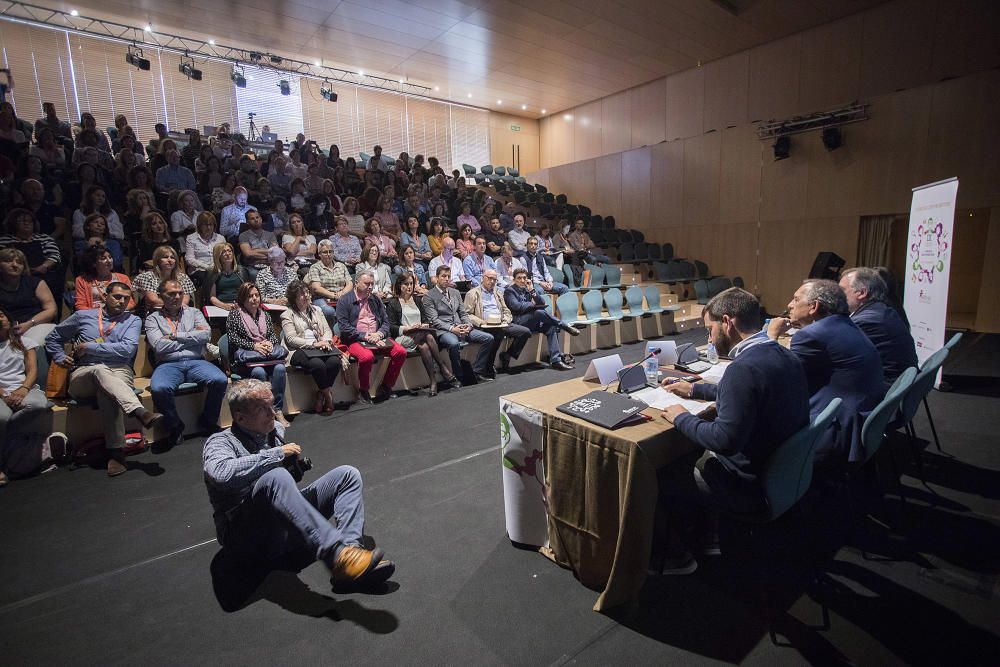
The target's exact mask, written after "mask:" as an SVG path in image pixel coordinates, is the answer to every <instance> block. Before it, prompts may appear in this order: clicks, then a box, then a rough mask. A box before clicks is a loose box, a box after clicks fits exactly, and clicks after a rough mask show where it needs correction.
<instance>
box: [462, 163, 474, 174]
mask: <svg viewBox="0 0 1000 667" xmlns="http://www.w3.org/2000/svg"><path fill="white" fill-rule="evenodd" d="M462 171H464V172H465V175H466V176H472V175H473V174H474V173H476V168H475V167H473V166H472V165H471V164H463V165H462Z"/></svg>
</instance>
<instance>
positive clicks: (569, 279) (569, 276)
mask: <svg viewBox="0 0 1000 667" xmlns="http://www.w3.org/2000/svg"><path fill="white" fill-rule="evenodd" d="M563 267H565V268H564V270H563V276H565V277H566V287H568V288H569V289H570V291H571V292H579V291H581V290H582V289H583V288H582V287H580V286H579V285H577V284H576V276H575V275H574V274H573V267H572V266H567V265H566V264H563ZM553 275H554V274H553Z"/></svg>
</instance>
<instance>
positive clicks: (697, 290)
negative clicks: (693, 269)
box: [694, 280, 709, 306]
mask: <svg viewBox="0 0 1000 667" xmlns="http://www.w3.org/2000/svg"><path fill="white" fill-rule="evenodd" d="M694 295H695V298H697V299H698V303H699V304H701V305H702V306H704V305H705V304H706V303H708V299H709V296H708V281H707V280H696V281H694Z"/></svg>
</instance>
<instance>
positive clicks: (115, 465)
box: [108, 457, 128, 477]
mask: <svg viewBox="0 0 1000 667" xmlns="http://www.w3.org/2000/svg"><path fill="white" fill-rule="evenodd" d="M126 472H128V468H126V467H125V464H124V463H123V462H121V461H119V460H118V459H116V458H114V457H112V458H110V459H108V477H117V476H118V475H121V474H123V473H126Z"/></svg>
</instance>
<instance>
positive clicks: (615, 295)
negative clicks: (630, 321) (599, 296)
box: [604, 289, 624, 317]
mask: <svg viewBox="0 0 1000 667" xmlns="http://www.w3.org/2000/svg"><path fill="white" fill-rule="evenodd" d="M622 303H624V299H622V291H621V290H620V289H609V290H608V291H607V292H605V293H604V306H605V307H606V308H607V309H608V314H609V315H610V316H611V317H621V316H622V315H624V312H623V311H622Z"/></svg>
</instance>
